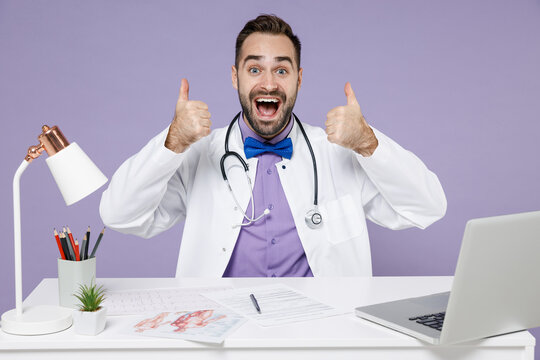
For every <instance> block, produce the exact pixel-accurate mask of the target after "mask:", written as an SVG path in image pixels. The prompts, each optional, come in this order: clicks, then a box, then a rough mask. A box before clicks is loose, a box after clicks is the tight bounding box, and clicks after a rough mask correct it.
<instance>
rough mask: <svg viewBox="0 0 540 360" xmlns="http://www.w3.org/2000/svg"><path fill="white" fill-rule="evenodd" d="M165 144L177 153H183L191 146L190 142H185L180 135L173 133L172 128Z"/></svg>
mask: <svg viewBox="0 0 540 360" xmlns="http://www.w3.org/2000/svg"><path fill="white" fill-rule="evenodd" d="M164 145H165V147H166V148H167V149H169V150H171V151H173V152H175V153H177V154H180V153H183V152H184V151H186V149H187V148H188V147H189V146H190V144H186V143H184V142H183V141H182V140H181V139H180V137H179V136H176V135H174V134H172V133H171V129H169V133H168V134H167V138H166V139H165V144H164Z"/></svg>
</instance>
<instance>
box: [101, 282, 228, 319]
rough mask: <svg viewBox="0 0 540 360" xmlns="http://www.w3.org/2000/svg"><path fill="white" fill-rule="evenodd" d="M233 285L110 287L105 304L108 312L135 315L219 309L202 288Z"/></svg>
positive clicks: (211, 288)
mask: <svg viewBox="0 0 540 360" xmlns="http://www.w3.org/2000/svg"><path fill="white" fill-rule="evenodd" d="M226 289H230V287H195V288H162V289H131V290H116V291H108V292H107V294H106V296H107V298H106V299H105V301H104V303H103V305H104V306H105V307H107V315H134V314H143V313H155V312H158V311H179V310H181V311H189V310H200V309H216V308H218V307H219V306H218V305H217V304H216V303H215V302H214V301H212V300H210V299H208V298H206V297H204V296H201V295H200V294H201V293H202V292H208V291H212V292H219V291H223V290H226Z"/></svg>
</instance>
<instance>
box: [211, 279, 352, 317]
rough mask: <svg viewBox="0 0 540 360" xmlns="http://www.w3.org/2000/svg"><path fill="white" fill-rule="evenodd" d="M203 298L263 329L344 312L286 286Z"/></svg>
mask: <svg viewBox="0 0 540 360" xmlns="http://www.w3.org/2000/svg"><path fill="white" fill-rule="evenodd" d="M251 294H253V295H254V296H255V298H256V299H257V302H258V305H259V307H260V310H261V312H260V313H259V312H258V311H257V310H256V308H255V305H254V304H253V302H252V300H251V299H250V295H251ZM203 295H204V296H206V297H208V298H209V299H211V300H214V301H216V302H218V303H220V304H221V305H223V306H226V307H228V308H230V309H231V310H233V311H234V312H236V313H238V314H241V315H244V316H246V317H248V318H250V319H252V320H254V321H256V322H257V323H258V324H259V325H261V326H277V325H283V324H290V323H293V322H298V321H306V320H312V319H319V318H324V317H329V316H334V315H340V314H343V312H342V311H339V310H337V309H335V308H333V307H331V306H329V305H326V304H323V303H321V302H319V301H317V300H315V299H312V298H309V297H307V296H306V295H304V294H302V293H300V292H298V291H296V290H294V289H292V288H290V287H288V286H285V285H282V284H275V285H267V286H257V287H250V288H240V289H230V290H224V291H218V292H208V293H203Z"/></svg>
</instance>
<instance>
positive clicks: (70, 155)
mask: <svg viewBox="0 0 540 360" xmlns="http://www.w3.org/2000/svg"><path fill="white" fill-rule="evenodd" d="M46 162H47V165H48V166H49V170H50V171H51V173H52V175H53V177H54V180H55V181H56V185H58V188H59V189H60V192H61V193H62V196H63V197H64V201H65V202H66V205H68V206H69V205H71V204H74V203H76V202H77V201H79V200H81V199H83V198H84V197H86V196H88V195H90V194H91V193H93V192H94V191H96V190H97V189H98V188H100V187H101V186H102V185H103V184H105V183H106V182H107V177H105V175H103V173H102V172H101V171H100V170H99V169H98V167H97V166H96V165H95V164H94V163H93V162H92V160H90V158H89V157H88V155H86V154H85V153H84V151H83V150H82V149H81V148H80V147H79V145H77V143H75V142H73V143H71V144H69V145H68V146H67V147H66V148H64V149H62V150H60V151H59V152H57V153H56V154H54V155H52V156H49V157H48V158H47V159H46Z"/></svg>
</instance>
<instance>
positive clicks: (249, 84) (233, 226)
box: [100, 15, 446, 277]
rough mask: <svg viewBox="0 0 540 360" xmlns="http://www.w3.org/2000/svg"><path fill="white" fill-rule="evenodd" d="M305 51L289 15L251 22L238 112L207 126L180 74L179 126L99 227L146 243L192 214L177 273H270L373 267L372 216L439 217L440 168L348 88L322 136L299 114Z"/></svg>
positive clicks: (140, 163)
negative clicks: (372, 116) (373, 120)
mask: <svg viewBox="0 0 540 360" xmlns="http://www.w3.org/2000/svg"><path fill="white" fill-rule="evenodd" d="M300 50H301V46H300V41H299V40H298V37H297V36H296V35H294V34H293V32H292V30H291V28H290V26H289V25H288V24H287V23H285V22H284V21H283V20H282V19H280V18H278V17H276V16H269V15H261V16H259V17H257V18H256V19H254V20H251V21H249V22H248V23H247V24H246V25H245V27H244V28H243V30H242V31H241V32H240V34H239V35H238V37H237V40H236V59H235V65H234V66H232V84H233V87H234V88H235V89H236V90H237V91H238V96H239V99H240V104H241V107H242V112H241V113H240V114H239V115H238V116H237V117H235V118H234V120H233V121H232V122H231V124H230V126H229V127H227V128H222V129H217V130H214V131H212V132H211V131H210V128H211V121H210V113H209V111H208V106H207V105H206V104H205V103H203V102H201V101H194V100H190V99H189V84H188V81H187V80H186V79H182V82H181V86H180V96H179V98H178V102H177V104H176V113H175V117H174V119H173V121H172V123H171V124H170V126H169V127H168V128H167V129H165V130H164V131H163V132H161V133H160V134H158V135H157V136H156V137H154V138H153V139H152V140H150V142H149V143H148V144H147V145H146V146H145V147H144V148H143V149H142V150H141V151H140V152H139V153H138V154H136V155H134V156H132V157H131V158H130V159H128V160H127V161H126V162H125V163H124V164H122V165H121V166H120V168H119V169H118V170H117V172H116V173H115V174H114V176H113V177H112V180H111V182H110V184H109V188H108V189H107V190H106V191H105V192H104V193H103V196H102V199H101V204H100V214H101V217H102V219H103V222H104V223H105V224H106V225H107V226H108V227H110V228H112V229H115V230H117V231H120V232H122V233H128V234H135V235H139V236H142V237H146V238H149V237H152V236H154V235H156V234H159V233H161V232H162V231H165V230H167V229H168V228H170V227H171V226H173V225H174V224H176V223H178V222H179V221H184V220H185V226H184V234H183V237H182V243H181V247H180V254H179V257H178V265H177V271H176V275H177V276H200V277H203V276H206V277H221V276H272V277H273V276H370V275H371V253H370V248H369V238H368V233H367V227H366V218H368V219H370V220H371V221H373V222H375V223H377V224H379V225H382V226H385V227H388V228H391V229H403V228H407V227H411V226H416V227H419V228H425V227H427V226H428V225H430V224H431V223H433V222H434V221H436V220H438V219H440V218H441V217H442V216H443V215H444V213H445V211H446V198H445V195H444V192H443V190H442V187H441V185H440V183H439V181H438V179H437V176H436V175H435V174H433V173H432V172H431V171H429V170H428V169H427V168H426V166H425V165H424V164H423V163H422V162H421V161H420V159H418V158H417V157H416V156H415V155H414V154H412V153H411V152H409V151H407V150H405V149H403V148H402V147H400V146H399V145H398V144H396V143H395V142H394V141H393V140H391V139H390V138H388V137H387V136H386V135H384V134H382V133H381V132H379V131H377V130H376V129H373V128H372V127H370V126H369V125H368V124H367V123H366V120H365V118H364V117H363V116H362V112H361V109H360V106H359V104H358V101H357V99H356V97H355V94H354V91H353V89H352V87H351V85H350V84H349V83H347V84H345V98H344V103H345V105H342V106H338V107H336V108H334V109H332V110H330V111H329V112H328V114H327V116H326V117H327V120H326V123H325V125H326V131H324V130H322V129H320V128H318V127H313V126H309V125H307V124H304V123H300V121H299V120H297V119H296V117H295V116H294V115H293V112H292V111H293V107H294V104H295V101H296V96H297V93H298V90H299V89H300V87H301V85H302V68H301V67H300ZM232 153H236V155H235V154H232ZM225 154H226V156H224V155H225ZM243 162H245V163H246V166H244V164H243ZM224 179H227V181H225V180H224Z"/></svg>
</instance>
